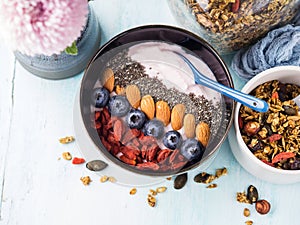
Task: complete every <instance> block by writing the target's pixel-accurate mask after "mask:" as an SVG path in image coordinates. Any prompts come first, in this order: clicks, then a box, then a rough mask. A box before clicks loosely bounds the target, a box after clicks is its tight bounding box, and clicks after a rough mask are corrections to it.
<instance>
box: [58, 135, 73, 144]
mask: <svg viewBox="0 0 300 225" xmlns="http://www.w3.org/2000/svg"><path fill="white" fill-rule="evenodd" d="M74 140H75V138H74V137H73V136H66V137H63V138H60V139H59V142H60V143H61V144H68V143H70V142H72V141H74Z"/></svg>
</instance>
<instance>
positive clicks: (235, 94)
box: [175, 52, 269, 112]
mask: <svg viewBox="0 0 300 225" xmlns="http://www.w3.org/2000/svg"><path fill="white" fill-rule="evenodd" d="M175 53H176V54H177V55H179V56H180V57H181V58H182V59H183V60H184V61H185V62H186V63H187V65H188V66H189V67H190V69H191V70H192V72H193V74H194V78H195V83H196V84H201V85H203V86H206V87H208V88H210V89H213V90H215V91H217V92H219V93H221V94H223V95H226V96H227V97H229V98H232V99H233V100H235V101H237V102H240V103H241V104H243V105H245V106H248V107H249V108H251V109H253V110H255V111H258V112H267V111H268V109H269V105H268V103H267V102H266V101H264V100H262V99H259V98H255V97H253V96H251V95H248V94H245V93H243V92H240V91H237V90H235V89H232V88H229V87H227V86H225V85H223V84H220V83H218V82H216V81H214V80H212V79H210V78H208V77H206V76H205V75H203V74H202V73H200V72H199V71H198V70H197V68H196V67H195V66H194V65H193V64H192V63H191V62H190V61H189V60H188V59H187V58H186V57H185V56H183V55H182V54H180V53H178V52H175Z"/></svg>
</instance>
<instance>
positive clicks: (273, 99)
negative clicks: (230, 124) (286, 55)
mask: <svg viewBox="0 0 300 225" xmlns="http://www.w3.org/2000/svg"><path fill="white" fill-rule="evenodd" d="M250 94H251V95H254V96H255V97H257V98H260V99H263V100H265V101H266V102H268V104H269V106H270V107H269V110H268V112H266V113H259V112H256V111H254V110H252V109H250V108H248V107H246V106H241V108H240V111H239V113H240V114H239V127H240V131H241V134H242V138H243V140H244V142H245V143H246V145H247V146H248V148H249V149H250V150H251V151H252V152H253V154H254V155H255V156H256V157H257V158H258V159H260V160H261V161H263V162H265V163H267V164H269V165H270V166H273V167H276V168H280V169H291V170H293V169H300V150H299V147H300V114H299V112H298V110H299V108H298V106H297V105H296V104H295V102H294V101H293V100H292V99H293V98H295V97H296V96H297V95H299V94H300V87H299V86H297V85H294V84H283V83H281V82H279V81H277V80H274V81H269V82H266V83H264V84H262V85H260V86H258V87H257V88H256V89H255V90H253V91H252V92H251V93H250Z"/></svg>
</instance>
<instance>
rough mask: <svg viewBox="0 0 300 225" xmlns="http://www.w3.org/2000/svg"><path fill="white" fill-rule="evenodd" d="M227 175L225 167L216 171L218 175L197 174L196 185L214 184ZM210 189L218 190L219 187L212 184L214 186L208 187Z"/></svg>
mask: <svg viewBox="0 0 300 225" xmlns="http://www.w3.org/2000/svg"><path fill="white" fill-rule="evenodd" d="M224 175H227V169H226V168H225V167H223V168H220V169H216V173H215V175H212V174H209V173H206V172H200V173H199V174H197V175H196V176H195V177H194V181H195V182H196V183H203V184H210V183H211V182H213V181H214V180H215V179H218V178H220V177H221V176H224ZM207 187H208V188H216V187H217V185H215V184H212V185H208V186H207Z"/></svg>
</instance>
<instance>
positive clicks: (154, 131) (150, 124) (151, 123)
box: [143, 119, 165, 138]
mask: <svg viewBox="0 0 300 225" xmlns="http://www.w3.org/2000/svg"><path fill="white" fill-rule="evenodd" d="M164 127H165V126H164V124H163V122H161V121H160V120H157V119H152V120H148V121H147V122H146V123H145V125H144V127H143V132H144V134H145V135H146V136H153V137H155V138H161V137H162V136H163V134H164Z"/></svg>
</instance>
